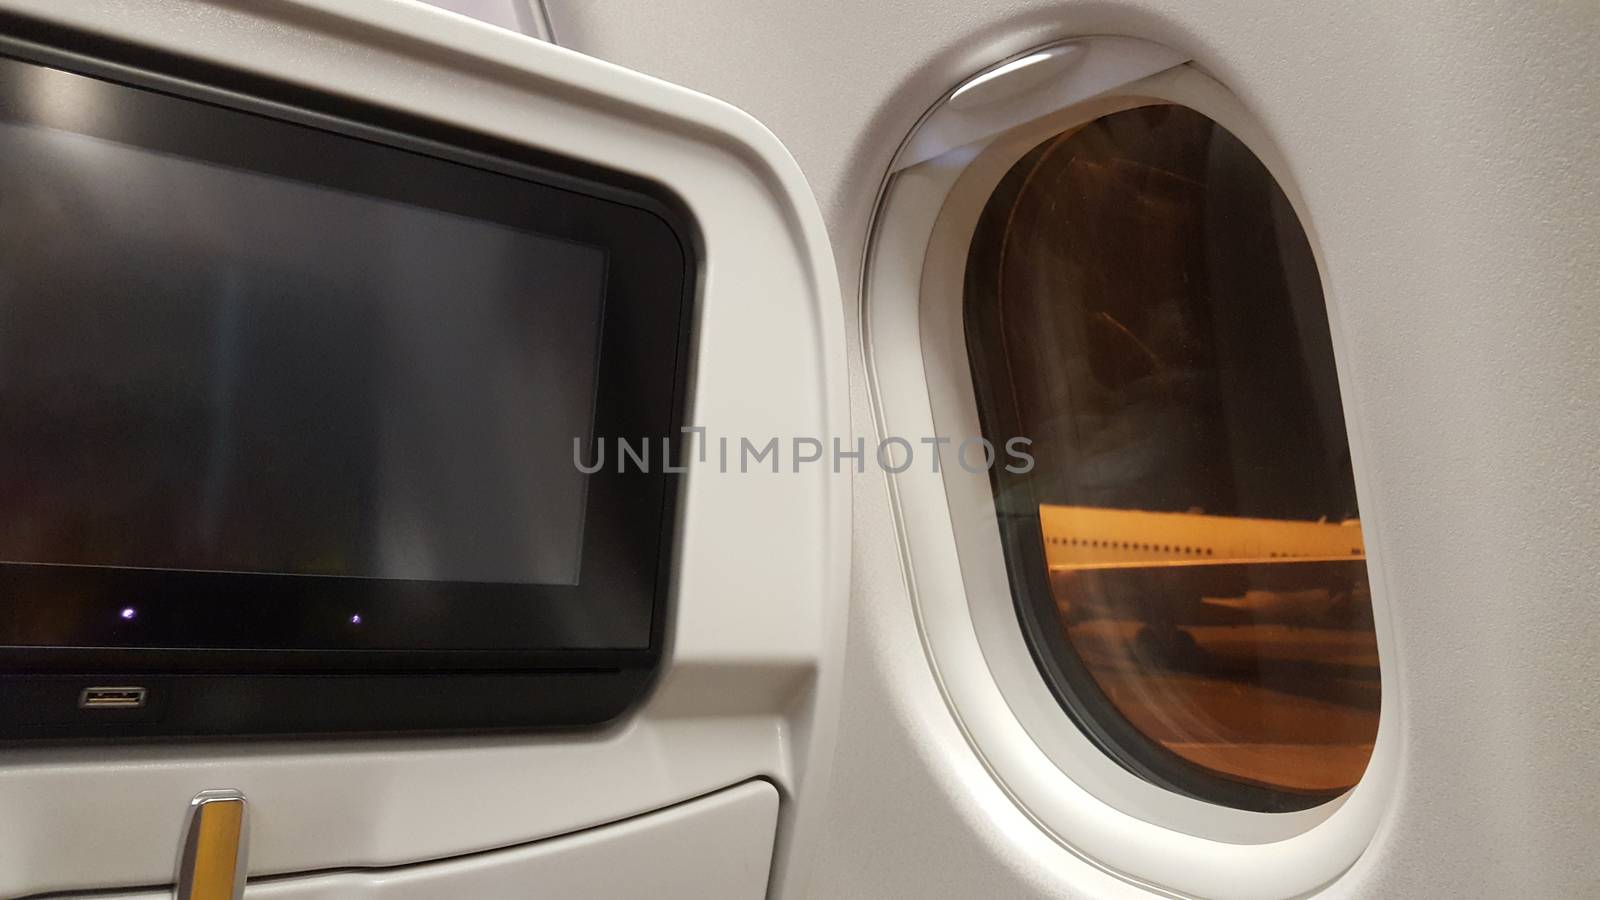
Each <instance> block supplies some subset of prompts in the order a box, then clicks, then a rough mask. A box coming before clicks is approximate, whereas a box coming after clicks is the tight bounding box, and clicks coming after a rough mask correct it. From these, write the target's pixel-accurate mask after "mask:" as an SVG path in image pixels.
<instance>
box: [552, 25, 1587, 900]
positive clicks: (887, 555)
mask: <svg viewBox="0 0 1600 900" xmlns="http://www.w3.org/2000/svg"><path fill="white" fill-rule="evenodd" d="M549 7H550V12H551V18H552V22H553V25H554V29H555V34H556V37H557V39H558V41H559V42H560V43H562V44H563V45H565V46H569V47H573V48H576V49H579V50H582V51H583V52H586V53H590V54H593V55H596V56H600V57H602V58H604V59H608V60H611V61H613V62H617V63H620V64H622V65H626V66H631V67H635V68H638V69H641V70H643V71H645V72H647V73H649V74H653V75H656V76H659V77H662V78H665V79H668V80H671V81H676V82H679V83H682V84H685V85H687V86H689V87H693V88H696V89H698V90H701V91H704V92H707V93H710V94H712V95H715V96H717V97H720V98H723V99H725V100H727V101H729V102H731V103H734V104H735V105H738V106H740V107H743V108H744V109H746V110H748V111H750V112H751V113H753V114H755V115H756V116H757V117H758V118H760V119H761V120H762V121H763V122H765V123H766V124H767V125H768V126H769V127H770V128H771V129H772V130H773V131H774V132H775V133H776V134H777V135H778V136H779V137H780V138H781V139H782V140H783V141H784V142H785V143H786V144H787V145H788V147H789V148H790V149H791V151H792V152H793V153H794V155H795V157H796V158H797V159H798V161H799V162H800V164H801V167H802V168H803V169H804V171H805V173H806V175H807V177H808V178H809V179H810V182H811V184H812V186H813V188H814V190H815V191H816V193H817V195H818V198H819V200H820V202H821V205H822V208H823V211H824V213H825V215H826V217H827V219H828V226H829V229H830V232H831V236H832V240H833V243H834V247H835V252H836V255H837V257H838V262H839V269H840V274H841V277H842V279H843V283H844V286H845V303H846V305H847V309H846V319H847V321H848V322H850V323H851V327H852V335H851V340H852V342H854V343H855V346H853V347H852V357H851V358H852V361H853V365H854V366H855V369H854V371H852V385H851V388H852V398H853V403H854V422H855V428H856V429H857V432H858V433H865V434H870V433H871V431H872V427H873V425H872V422H873V419H872V417H871V415H870V412H869V410H868V408H867V401H866V391H865V387H864V381H863V376H862V372H861V369H860V366H859V359H860V354H859V334H858V333H856V332H855V331H854V328H855V323H856V322H857V321H858V320H857V315H856V304H857V302H858V298H857V292H856V290H855V283H856V279H857V275H858V271H859V266H860V260H861V255H862V247H863V242H864V239H865V231H866V227H867V220H868V216H869V214H870V211H871V205H872V201H873V196H874V193H875V191H876V188H877V186H878V183H879V180H880V179H881V178H882V175H883V171H884V167H885V164H886V162H887V160H888V158H889V155H890V154H891V152H892V151H893V149H894V147H895V145H896V144H897V143H898V141H899V140H900V138H901V137H902V136H903V135H904V134H905V133H906V131H907V130H908V129H909V128H910V127H911V125H912V124H913V122H914V121H915V120H916V118H917V116H918V115H919V114H920V113H921V112H922V111H923V110H924V109H926V108H927V106H928V105H929V104H930V103H931V102H933V101H934V100H936V99H937V98H938V97H939V95H940V94H941V93H942V92H943V91H944V90H946V89H947V88H949V87H950V86H952V85H953V84H955V83H957V82H958V81H959V80H960V79H961V78H962V77H964V76H965V75H967V74H970V73H971V72H973V71H975V70H977V69H979V68H981V67H982V66H984V65H986V64H987V63H989V62H992V61H994V60H996V59H999V58H1002V57H1004V56H1006V55H1007V54H1009V53H1012V52H1015V51H1018V50H1021V49H1024V48H1026V47H1029V46H1032V45H1036V44H1039V43H1042V42H1044V41H1046V40H1049V39H1054V38H1059V37H1067V36H1073V35H1091V34H1127V35H1133V36H1138V37H1144V38H1148V39H1152V40H1156V41H1159V42H1162V43H1165V44H1167V45H1169V46H1171V47H1174V48H1176V49H1179V50H1181V51H1183V52H1185V53H1188V54H1190V55H1191V56H1192V57H1193V58H1194V59H1195V60H1196V61H1197V63H1198V64H1199V65H1200V66H1202V67H1204V68H1205V69H1206V70H1208V71H1209V72H1211V73H1212V74H1213V75H1214V76H1215V77H1216V78H1218V79H1219V80H1220V81H1222V82H1223V83H1224V84H1226V85H1228V86H1229V87H1230V88H1231V89H1232V90H1233V91H1234V92H1235V93H1236V94H1237V95H1238V96H1239V98H1240V99H1241V100H1242V101H1243V103H1244V104H1245V106H1247V107H1248V108H1249V109H1250V110H1251V111H1252V112H1253V113H1254V115H1255V116H1256V117H1257V118H1258V119H1259V121H1260V122H1261V123H1262V124H1263V125H1264V127H1265V128H1266V129H1267V131H1268V132H1269V133H1270V134H1271V135H1272V136H1273V138H1274V139H1275V141H1276V142H1277V144H1278V145H1279V146H1280V147H1281V148H1282V150H1283V152H1284V155H1285V157H1286V159H1287V161H1288V165H1289V167H1290V169H1291V172H1292V175H1293V178H1294V179H1295V181H1296V182H1297V183H1298V185H1299V188H1300V190H1301V192H1302V194H1303V197H1304V200H1305V203H1306V205H1307V208H1308V209H1309V210H1310V215H1311V223H1310V224H1311V226H1312V228H1313V229H1314V231H1315V237H1316V240H1317V241H1318V242H1319V243H1320V246H1321V250H1322V253H1323V256H1324V260H1323V261H1324V264H1325V272H1324V275H1325V278H1326V280H1327V284H1328V286H1329V294H1328V296H1329V302H1330V307H1331V308H1330V318H1331V320H1332V323H1333V328H1334V329H1335V331H1336V333H1337V334H1338V335H1339V338H1340V341H1339V345H1340V347H1341V349H1342V351H1343V356H1342V358H1341V365H1342V366H1343V367H1344V368H1345V370H1346V373H1347V375H1348V376H1349V383H1350V384H1351V386H1352V390H1351V391H1350V392H1349V393H1347V395H1346V397H1345V402H1346V405H1347V410H1348V414H1349V417H1350V420H1351V425H1352V439H1353V441H1354V442H1355V444H1356V445H1357V447H1356V449H1357V454H1358V458H1360V459H1361V460H1362V462H1361V464H1360V469H1361V475H1360V477H1361V478H1362V479H1363V480H1364V482H1365V484H1364V490H1365V496H1366V497H1367V498H1370V502H1367V503H1364V509H1363V512H1364V520H1365V521H1366V522H1367V523H1368V529H1369V533H1368V541H1369V546H1370V545H1373V544H1376V545H1378V546H1379V547H1380V548H1381V559H1382V560H1383V562H1382V568H1381V570H1380V571H1376V572H1374V577H1375V579H1381V580H1382V583H1383V586H1384V589H1385V593H1386V596H1387V597H1388V599H1389V603H1390V605H1391V607H1392V609H1393V612H1394V623H1395V629H1396V635H1395V637H1396V642H1395V652H1396V653H1397V655H1398V657H1399V659H1398V663H1399V669H1400V674H1401V677H1400V682H1401V683H1400V684H1399V685H1398V689H1399V690H1398V696H1399V697H1400V702H1401V705H1402V728H1403V734H1402V746H1403V760H1402V772H1401V777H1400V783H1399V789H1398V790H1397V792H1396V795H1395V797H1394V800H1393V805H1392V807H1391V809H1390V810H1389V813H1388V815H1387V816H1386V818H1385V820H1384V822H1383V824H1382V826H1381V827H1380V829H1379V832H1378V835H1377V837H1376V838H1375V840H1374V843H1373V845H1372V846H1371V848H1370V849H1369V850H1368V851H1367V852H1366V854H1365V855H1364V856H1363V857H1362V858H1361V859H1360V860H1359V861H1358V862H1357V864H1356V866H1355V867H1354V868H1353V869H1352V870H1351V871H1350V872H1349V873H1348V874H1347V875H1346V876H1345V877H1344V878H1342V879H1340V880H1339V881H1338V882H1336V883H1335V884H1334V885H1332V886H1331V887H1330V888H1329V889H1328V891H1327V892H1326V893H1327V895H1329V896H1361V897H1378V896H1388V897H1399V896H1408V897H1409V896H1415V897H1422V896H1472V897H1501V896H1541V897H1567V896H1585V895H1592V893H1593V891H1594V889H1595V888H1594V886H1595V885H1596V884H1597V883H1600V855H1597V854H1595V853H1594V852H1593V846H1592V845H1593V838H1594V835H1595V834H1596V832H1597V831H1600V812H1597V810H1600V778H1596V777H1595V775H1596V765H1597V764H1596V762H1595V750H1594V747H1595V746H1596V744H1597V742H1600V701H1597V700H1596V699H1595V691H1594V687H1593V686H1594V685H1596V684H1600V654H1597V653H1596V652H1595V648H1596V647H1600V616H1596V615H1595V602H1596V595H1597V593H1600V562H1597V558H1600V556H1597V554H1596V553H1595V552H1594V547H1595V546H1596V545H1597V543H1600V88H1597V85H1600V4H1596V3H1593V2H1587V0H1584V2H1565V3H1561V2H1556V0H1542V2H1532V3H1522V4H1512V3H1500V2H1488V0H1460V2H1421V3H1407V4H1396V3H1392V2H1388V0H1352V2H1348V3H1342V4H1314V3H1295V4H1255V3H1246V2H1241V0H1184V2H1178V0H1128V2H1118V3H1108V2H1058V0H994V2H986V3H972V2H957V0H875V2H871V3H843V2H834V3H828V4H800V3H793V2H790V0H653V2H650V3H639V2H636V0H550V3H549ZM881 478H882V476H881V475H880V474H876V473H870V472H869V474H867V475H863V476H858V483H857V485H856V493H855V497H856V499H855V512H854V525H855V556H854V565H855V570H854V584H853V598H852V602H853V609H852V615H851V624H850V647H849V660H848V672H847V675H846V679H845V683H846V698H845V707H844V712H843V722H842V726H841V735H842V737H841V743H840V747H839V752H838V760H837V769H836V773H835V780H834V800H833V804H834V806H833V809H834V812H833V815H832V817H831V825H830V830H829V833H828V835H827V837H826V839H825V840H826V843H825V846H824V852H823V854H822V857H821V859H819V860H818V863H819V868H818V870H817V872H816V875H815V877H814V879H813V891H812V893H813V894H814V896H817V897H830V898H831V897H975V896H995V897H1023V896H1110V895H1113V894H1120V893H1123V892H1129V891H1131V890H1132V889H1130V888H1127V887H1126V886H1125V885H1124V884H1123V883H1122V882H1119V881H1116V880H1114V879H1112V878H1110V877H1109V876H1107V875H1104V874H1103V873H1100V872H1099V871H1097V870H1095V869H1094V868H1092V867H1091V866H1089V865H1087V864H1086V863H1083V862H1082V861H1080V860H1078V859H1077V858H1075V857H1073V856H1072V855H1071V854H1069V853H1068V852H1067V851H1065V850H1064V849H1062V848H1061V847H1059V846H1058V845H1056V844H1055V843H1053V842H1052V841H1051V840H1050V839H1049V838H1047V837H1046V836H1045V835H1044V834H1043V833H1042V832H1040V831H1039V830H1038V829H1037V828H1035V827H1034V826H1033V825H1032V824H1031V822H1030V821H1029V820H1027V819H1026V818H1025V817H1024V816H1023V815H1022V814H1021V813H1020V812H1019V811H1018V810H1017V808H1016V807H1015V806H1014V805H1013V804H1012V803H1011V802H1010V801H1009V800H1008V799H1007V797H1006V796H1005V795H1004V794H1003V793H1002V792H1001V791H1000V790H999V788H998V787H997V786H996V785H995V784H994V782H993V781H992V780H991V779H990V778H989V776H988V774H987V773H986V771H985V770H984V769H983V768H982V766H981V765H980V764H979V763H978V762H977V760H976V759H975V758H974V757H973V755H972V753H971V751H970V750H969V749H968V747H967V745H966V743H965V742H964V741H963V739H962V737H961V736H960V734H959V733H958V732H957V730H956V728H955V725H954V723H953V721H952V719H951V717H950V715H949V713H948V711H947V710H946V709H945V707H944V705H943V703H942V701H941V699H940V697H939V695H938V692H937V689H936V686H935V683H934V681H933V678H932V676H931V674H930V672H929V669H928V665H927V662H926V658H925V657H924V655H923V651H922V648H921V646H920V645H919V644H918V642H917V633H916V630H915V627H914V623H913V621H912V616H911V610H910V606H909V601H908V598H907V594H906V590H905V587H904V584H903V577H902V574H901V571H900V563H899V556H898V553H897V550H896V546H895V538H894V534H893V528H894V526H893V521H892V518H891V515H890V510H889V506H888V502H887V499H886V493H885V488H884V485H883V483H882V480H881Z"/></svg>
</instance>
